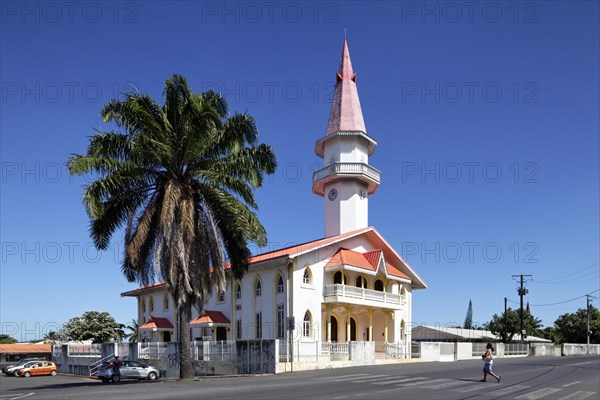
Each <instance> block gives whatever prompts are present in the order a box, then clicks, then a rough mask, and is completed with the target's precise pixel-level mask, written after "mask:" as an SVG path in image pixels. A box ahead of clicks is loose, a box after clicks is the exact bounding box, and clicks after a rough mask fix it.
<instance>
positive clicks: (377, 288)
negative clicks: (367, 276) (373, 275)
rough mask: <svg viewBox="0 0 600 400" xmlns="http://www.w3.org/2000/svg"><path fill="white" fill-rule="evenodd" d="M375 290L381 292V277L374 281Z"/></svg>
mask: <svg viewBox="0 0 600 400" xmlns="http://www.w3.org/2000/svg"><path fill="white" fill-rule="evenodd" d="M375 290H377V291H379V292H383V281H382V280H381V279H377V280H376V281H375Z"/></svg>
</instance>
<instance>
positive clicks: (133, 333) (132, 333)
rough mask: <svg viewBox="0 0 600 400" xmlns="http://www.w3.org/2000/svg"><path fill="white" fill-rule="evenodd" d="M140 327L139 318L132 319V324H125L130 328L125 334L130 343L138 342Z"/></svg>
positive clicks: (126, 327)
mask: <svg viewBox="0 0 600 400" xmlns="http://www.w3.org/2000/svg"><path fill="white" fill-rule="evenodd" d="M139 328H140V327H139V324H138V321H137V319H132V320H131V324H129V325H126V326H125V329H129V333H127V334H126V335H125V339H127V340H129V342H130V343H133V342H137V341H138V333H139Z"/></svg>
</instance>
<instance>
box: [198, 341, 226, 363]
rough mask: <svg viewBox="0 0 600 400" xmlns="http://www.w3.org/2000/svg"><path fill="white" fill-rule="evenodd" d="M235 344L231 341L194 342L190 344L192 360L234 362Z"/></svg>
mask: <svg viewBox="0 0 600 400" xmlns="http://www.w3.org/2000/svg"><path fill="white" fill-rule="evenodd" d="M236 357H237V355H236V342H235V340H233V341H213V342H209V341H197V342H196V341H195V342H192V359H193V360H196V361H222V362H224V361H232V360H235V359H236Z"/></svg>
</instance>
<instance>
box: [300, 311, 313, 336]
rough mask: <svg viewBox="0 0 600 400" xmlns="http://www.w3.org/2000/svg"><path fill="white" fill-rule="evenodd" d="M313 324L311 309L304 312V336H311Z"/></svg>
mask: <svg viewBox="0 0 600 400" xmlns="http://www.w3.org/2000/svg"><path fill="white" fill-rule="evenodd" d="M311 325H312V316H311V315H310V311H306V313H305V314H304V320H303V321H302V336H304V337H310V336H311V335H310V327H311Z"/></svg>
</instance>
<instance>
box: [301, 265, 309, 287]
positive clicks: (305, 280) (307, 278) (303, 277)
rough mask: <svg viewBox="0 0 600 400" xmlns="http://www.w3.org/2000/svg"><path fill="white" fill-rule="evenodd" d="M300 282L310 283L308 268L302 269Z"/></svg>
mask: <svg viewBox="0 0 600 400" xmlns="http://www.w3.org/2000/svg"><path fill="white" fill-rule="evenodd" d="M302 283H304V284H305V285H310V270H309V269H308V268H305V269H304V275H303V276H302Z"/></svg>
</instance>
